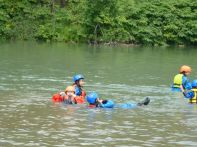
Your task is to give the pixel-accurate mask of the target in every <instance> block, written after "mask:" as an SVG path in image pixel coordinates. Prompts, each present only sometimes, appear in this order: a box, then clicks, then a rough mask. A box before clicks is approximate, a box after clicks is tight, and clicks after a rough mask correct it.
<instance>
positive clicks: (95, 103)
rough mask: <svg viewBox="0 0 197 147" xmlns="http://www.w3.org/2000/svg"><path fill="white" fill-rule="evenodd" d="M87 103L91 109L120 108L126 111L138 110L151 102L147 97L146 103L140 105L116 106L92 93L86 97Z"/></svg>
mask: <svg viewBox="0 0 197 147" xmlns="http://www.w3.org/2000/svg"><path fill="white" fill-rule="evenodd" d="M86 100H87V102H88V103H89V108H96V107H100V108H113V107H119V108H124V109H131V108H136V107H138V106H143V105H148V104H149V102H150V99H149V98H148V97H147V98H145V100H144V101H142V102H139V103H124V104H114V102H113V101H112V100H103V99H100V98H99V97H98V94H97V93H95V92H91V93H90V94H88V95H87V97H86Z"/></svg>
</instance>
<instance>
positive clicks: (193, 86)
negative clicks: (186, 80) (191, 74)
mask: <svg viewBox="0 0 197 147" xmlns="http://www.w3.org/2000/svg"><path fill="white" fill-rule="evenodd" d="M192 88H197V80H193V82H192Z"/></svg>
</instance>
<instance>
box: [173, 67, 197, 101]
mask: <svg viewBox="0 0 197 147" xmlns="http://www.w3.org/2000/svg"><path fill="white" fill-rule="evenodd" d="M191 72H192V68H191V67H190V66H187V65H183V66H181V67H180V69H179V74H177V75H175V77H174V81H173V84H172V91H173V92H182V93H183V95H184V97H185V98H187V99H189V103H192V104H194V103H196V104H197V79H195V80H193V81H192V82H190V80H189V79H188V76H189V75H190V74H191Z"/></svg>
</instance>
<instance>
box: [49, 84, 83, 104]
mask: <svg viewBox="0 0 197 147" xmlns="http://www.w3.org/2000/svg"><path fill="white" fill-rule="evenodd" d="M52 101H53V102H64V103H66V104H82V103H84V100H82V99H81V97H80V96H77V95H75V88H74V87H73V86H68V87H66V90H65V92H60V93H57V94H54V95H53V97H52Z"/></svg>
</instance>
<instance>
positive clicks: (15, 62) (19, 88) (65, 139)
mask: <svg viewBox="0 0 197 147" xmlns="http://www.w3.org/2000/svg"><path fill="white" fill-rule="evenodd" d="M196 56H197V49H194V48H175V47H171V48H163V47H154V48H151V47H93V46H86V45H75V44H70V45H66V44H64V43H56V44H49V43H48V44H47V43H46V44H39V43H35V42H15V43H2V44H1V45H0V114H1V116H0V146H1V147H4V146H5V147H9V146H20V147H21V146H32V147H36V146H42V147H44V146H56V147H64V146H66V147H68V146H115V147H116V146H117V147H127V146H128V147H129V146H136V147H137V146H159V147H160V146H165V147H166V146H183V147H186V146H195V147H196V146H197V105H189V104H188V103H187V100H185V99H184V98H183V97H182V95H181V94H179V93H172V92H171V91H170V85H171V82H172V79H173V76H174V75H175V74H176V73H177V72H178V68H179V66H180V65H182V64H188V65H191V66H192V68H193V71H192V74H191V76H190V79H195V78H196V79H197V64H196ZM76 73H81V74H83V75H84V76H85V82H86V85H85V87H84V88H85V90H86V92H87V93H89V92H90V91H96V92H98V93H99V96H100V97H102V98H104V99H112V100H114V102H116V103H124V102H127V101H130V102H138V101H141V100H143V99H144V98H145V97H146V96H148V97H150V99H151V103H150V105H148V106H146V107H140V108H137V109H120V108H115V109H87V107H86V104H84V105H76V106H65V105H62V104H56V105H54V104H52V102H51V96H52V95H53V94H54V93H56V92H58V91H62V90H64V89H65V87H66V86H68V85H70V84H72V76H73V75H74V74H76Z"/></svg>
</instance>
